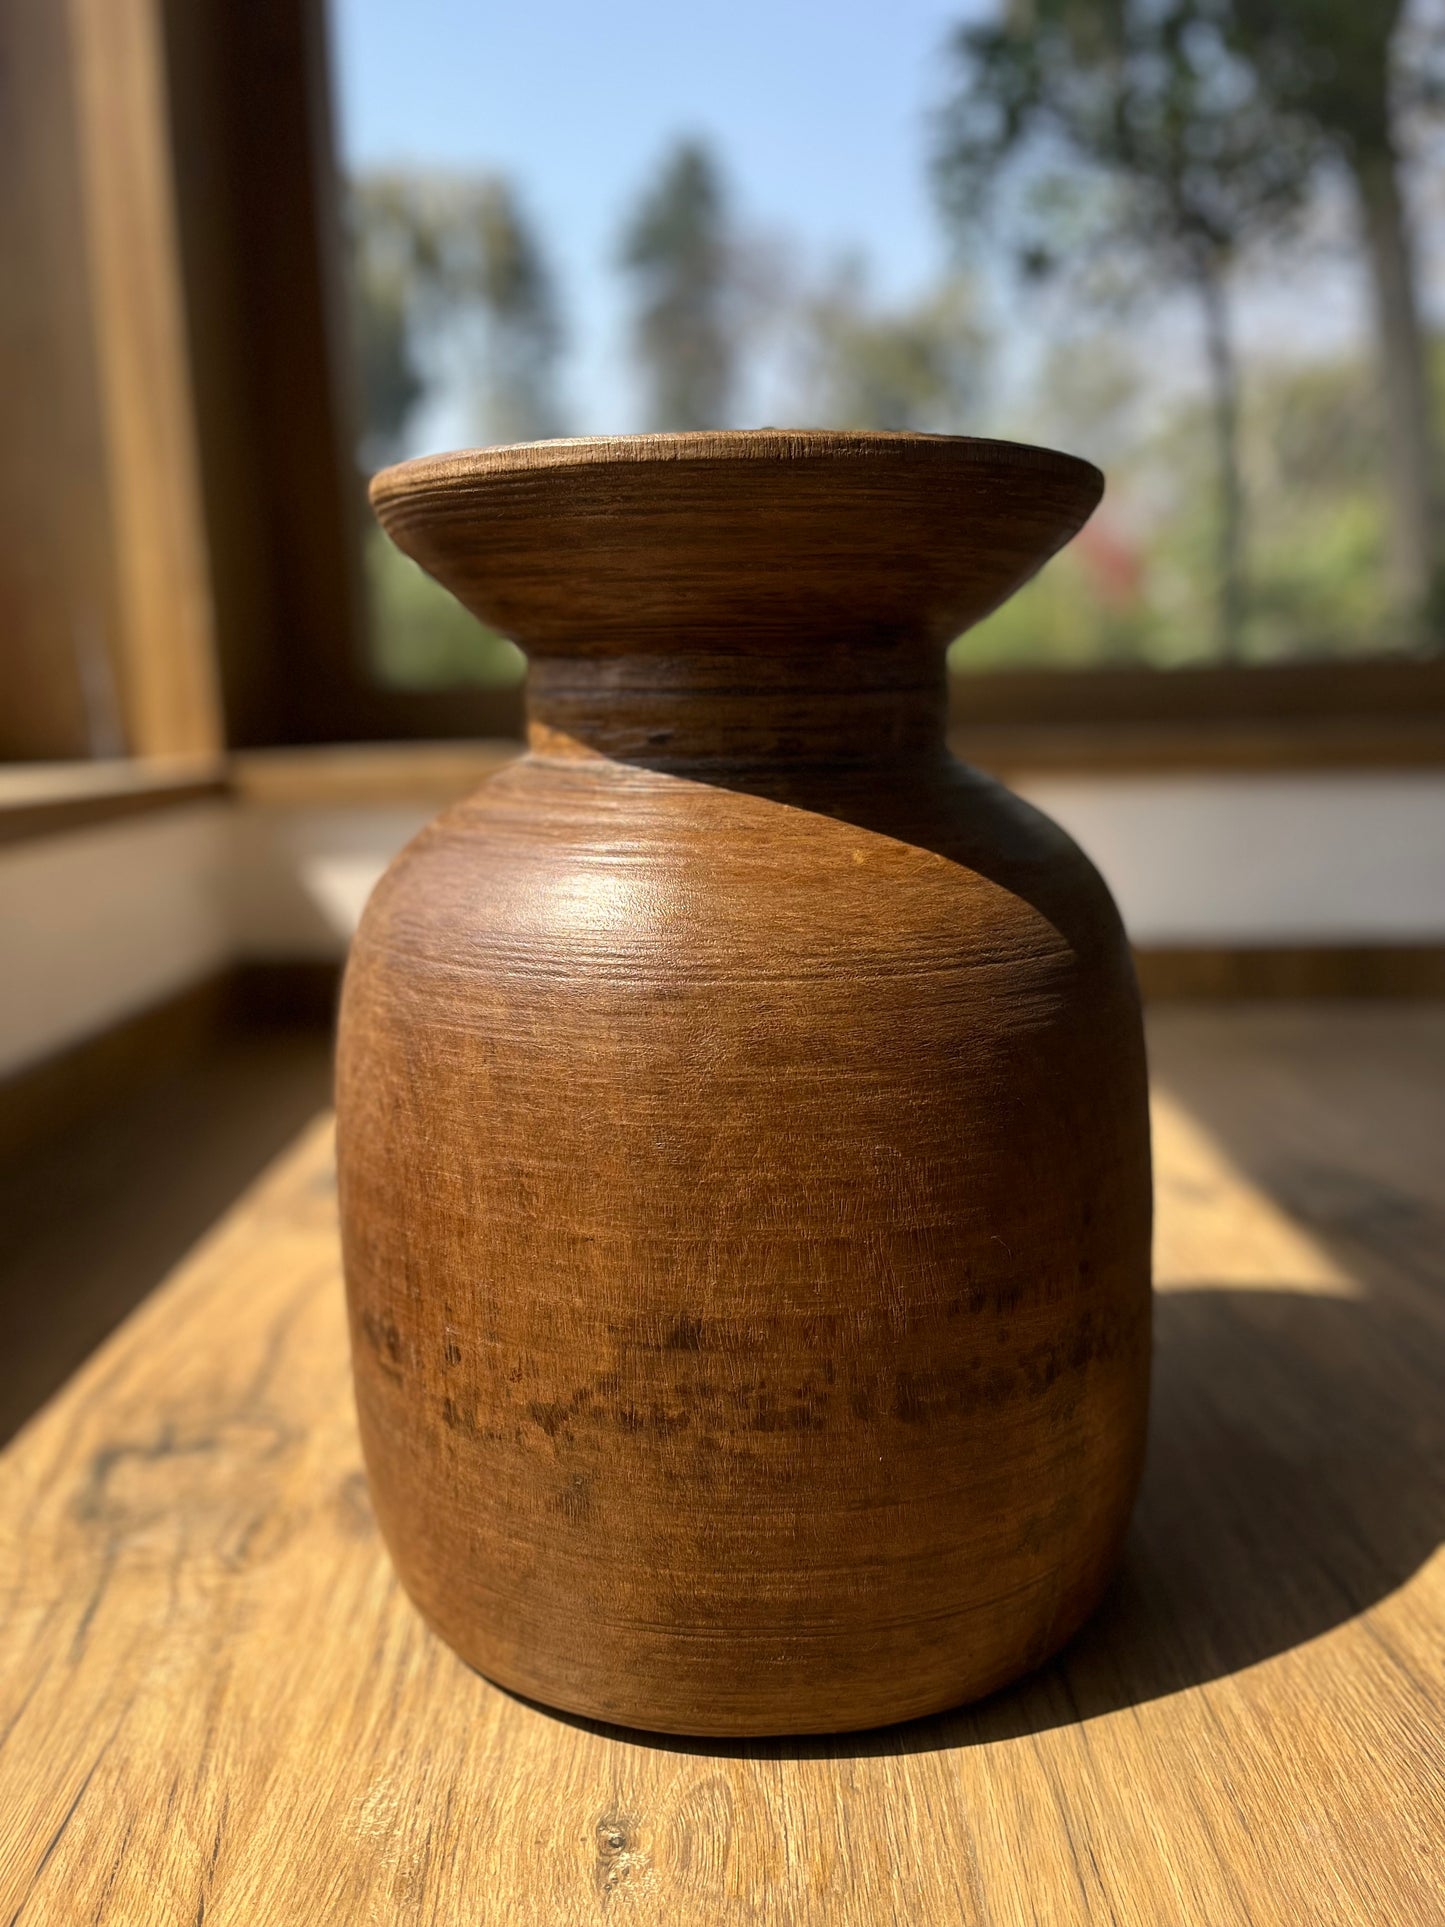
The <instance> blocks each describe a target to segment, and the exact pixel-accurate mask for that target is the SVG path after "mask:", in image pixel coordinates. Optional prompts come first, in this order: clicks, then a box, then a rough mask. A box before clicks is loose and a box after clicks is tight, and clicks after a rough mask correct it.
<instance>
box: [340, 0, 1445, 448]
mask: <svg viewBox="0 0 1445 1927" xmlns="http://www.w3.org/2000/svg"><path fill="white" fill-rule="evenodd" d="M991 11H992V5H991V0H887V3H886V4H885V0H684V3H683V4H679V0H666V3H664V0H589V3H588V4H584V3H583V0H531V4H526V3H525V0H508V3H507V4H497V3H496V0H491V3H488V4H464V3H463V0H405V4H402V0H331V33H332V46H333V54H334V61H335V91H336V102H337V110H338V120H339V129H340V138H341V146H342V153H343V159H344V161H345V163H346V164H347V165H348V166H351V167H367V166H376V165H385V164H389V163H397V162H411V163H417V164H420V165H423V166H434V167H448V168H470V169H476V170H481V171H486V170H495V171H498V172H501V173H504V174H507V175H508V176H510V177H511V178H512V179H513V180H514V181H515V182H516V183H517V185H518V186H519V187H520V189H521V190H522V193H523V195H524V198H525V201H526V204H527V206H528V208H529V209H530V211H531V213H532V216H533V218H534V220H535V223H536V225H537V228H538V230H539V232H540V234H541V237H542V240H543V243H544V245H545V247H546V250H547V253H548V257H549V259H550V261H551V263H552V265H553V268H554V270H555V272H556V275H557V279H558V283H559V286H560V290H561V293H562V296H563V300H564V303H565V310H566V320H567V324H568V331H569V354H568V360H567V367H566V377H565V387H566V396H565V398H566V401H567V403H568V413H569V422H568V425H569V427H570V428H572V429H573V430H574V431H576V432H579V433H618V432H626V431H628V430H630V429H635V428H638V427H642V426H644V425H645V424H644V422H643V420H642V408H641V398H640V396H639V394H638V392H637V388H636V385H635V382H634V380H633V373H632V367H631V363H630V358H629V354H628V330H627V291H626V288H625V286H624V283H623V280H622V277H621V276H620V275H619V274H618V272H617V271H616V268H615V266H614V262H615V256H616V252H617V243H618V235H619V231H620V229H621V226H622V224H623V221H624V220H625V218H626V216H627V214H628V212H629V211H630V210H631V208H632V207H633V206H634V205H635V203H636V201H637V198H638V196H639V194H640V192H642V191H643V190H644V189H645V187H646V186H647V185H648V184H649V182H650V181H651V180H652V179H653V178H654V176H655V172H656V169H657V166H658V163H659V160H660V158H661V157H662V155H663V154H664V153H665V152H666V151H667V149H668V148H669V146H670V145H671V144H672V143H673V142H674V141H675V140H676V139H677V138H678V137H679V136H681V135H687V134H700V135H702V136H703V137H705V138H706V139H707V140H708V141H709V142H710V143H711V144H712V146H713V147H714V150H715V151H716V153H717V154H718V156H719V158H720V159H721V161H722V162H723V165H724V167H725V169H726V172H727V175H728V178H729V181H730V183H731V186H732V189H733V195H734V205H735V209H736V212H737V215H738V217H739V220H740V222H741V223H742V225H743V226H744V228H745V229H748V230H754V231H758V232H760V233H761V234H762V235H763V236H764V237H771V238H772V239H774V240H775V241H779V242H781V243H782V244H783V252H784V255H785V258H786V259H787V260H788V261H789V263H790V264H791V265H792V266H793V267H794V268H795V269H796V270H797V271H798V272H799V273H800V274H801V275H802V276H804V277H807V276H817V275H819V274H821V273H822V272H823V271H825V270H826V269H827V267H828V266H829V265H830V263H831V262H833V261H834V260H836V258H837V257H838V256H839V255H841V254H843V253H846V252H861V254H862V255H863V256H864V257H865V258H866V259H867V261H868V263H869V266H870V268H871V271H872V279H873V287H874V290H875V293H876V295H877V296H878V297H879V298H880V299H886V300H899V301H902V300H906V299H907V298H908V297H909V296H910V295H913V294H915V293H919V292H922V291H923V290H924V289H926V288H927V287H928V286H929V285H930V284H932V283H934V282H935V281H936V280H937V278H938V277H939V275H940V274H941V273H942V272H943V271H944V269H945V268H946V266H947V264H948V260H949V251H948V247H947V242H946V239H945V236H944V234H943V232H942V229H941V227H940V224H939V221H938V218H937V215H936V212H935V209H934V207H933V204H932V201H931V198H930V192H929V183H928V175H927V161H928V151H929V142H930V117H931V115H932V113H933V112H934V111H935V110H936V108H937V107H938V105H939V103H940V102H941V100H942V98H943V97H944V95H945V94H946V92H947V87H948V69H947V64H946V62H945V60H944V58H943V49H944V45H945V42H946V39H947V36H948V34H949V31H950V29H951V28H952V27H954V26H956V25H958V24H959V23H960V22H961V21H962V20H965V19H968V18H976V17H978V16H979V15H981V14H985V13H988V12H991ZM1437 201H1438V195H1434V194H1430V195H1423V196H1421V197H1420V198H1419V200H1418V202H1417V213H1418V214H1420V215H1422V216H1425V217H1426V219H1425V221H1424V222H1423V223H1422V225H1423V227H1424V229H1425V232H1422V234H1421V236H1420V240H1421V242H1422V246H1421V249H1420V253H1421V267H1422V270H1423V273H1422V280H1423V281H1424V283H1425V291H1426V295H1427V299H1428V300H1429V301H1430V304H1431V306H1432V307H1433V308H1434V309H1435V311H1436V312H1437V313H1438V312H1440V310H1441V307H1442V306H1445V289H1442V286H1441V274H1442V263H1445V249H1442V248H1441V246H1440V245H1439V243H1438V239H1437V237H1438V234H1439V229H1440V216H1441V209H1440V208H1439V207H1438V206H1437V204H1436V203H1437ZM1340 223H1343V226H1342V228H1341V233H1342V234H1343V233H1346V232H1348V231H1349V230H1350V228H1351V225H1352V217H1351V216H1350V215H1349V214H1348V211H1345V212H1343V213H1341V212H1338V211H1337V215H1336V225H1337V226H1339V225H1340ZM984 265H985V270H986V272H985V281H986V283H987V284H988V285H987V293H988V295H989V297H990V299H991V301H992V310H991V313H990V314H989V315H988V317H987V318H988V319H990V320H991V321H992V323H993V328H994V341H995V362H994V368H993V371H992V378H991V388H992V392H993V393H994V396H995V406H994V409H993V411H992V412H993V417H994V418H992V419H990V420H989V421H987V422H986V423H983V424H981V425H982V426H984V427H985V428H987V429H988V430H989V431H990V432H995V433H1010V432H1013V431H1014V429H1015V428H1016V427H1017V426H1018V425H1019V413H1020V408H1021V407H1024V408H1026V406H1027V400H1028V393H1027V391H1028V389H1029V385H1030V375H1031V371H1032V370H1033V368H1034V367H1035V366H1036V365H1037V357H1038V355H1039V353H1040V351H1041V350H1042V348H1043V346H1044V344H1045V341H1046V339H1047V338H1048V335H1049V331H1050V328H1051V327H1056V326H1057V324H1058V322H1059V320H1060V316H1059V315H1058V313H1055V315H1054V316H1053V318H1052V320H1050V318H1049V317H1048V316H1047V315H1046V314H1041V312H1040V305H1039V302H1038V297H1037V296H1036V295H1030V296H1027V297H1025V298H1024V299H1022V300H1017V299H1014V298H1012V297H1011V293H1010V290H1009V288H1008V286H1007V284H1006V283H1005V282H1004V280H1003V279H1002V277H1000V276H999V275H997V274H989V273H988V272H987V268H988V266H989V264H988V263H987V262H985V264H984ZM1236 292H1237V296H1238V300H1237V309H1236V313H1237V321H1238V326H1239V337H1240V345H1241V347H1242V349H1243V351H1244V352H1245V355H1246V357H1247V358H1248V357H1249V356H1251V355H1257V356H1260V357H1262V358H1264V359H1274V358H1278V357H1279V356H1280V355H1281V354H1283V355H1285V356H1288V357H1295V356H1299V355H1306V356H1308V355H1312V354H1336V353H1339V352H1341V351H1343V350H1348V349H1350V348H1352V347H1356V346H1358V344H1359V343H1360V342H1361V341H1362V340H1363V339H1364V338H1365V337H1366V335H1367V332H1368V325H1369V324H1368V310H1367V306H1366V301H1367V291H1366V288H1365V285H1364V282H1363V279H1362V277H1361V275H1360V273H1359V270H1358V267H1357V266H1356V265H1354V264H1353V263H1352V262H1351V261H1350V260H1349V259H1348V249H1347V248H1346V249H1342V248H1341V247H1340V246H1339V245H1335V246H1333V247H1326V248H1325V249H1324V250H1323V251H1322V254H1321V257H1320V259H1319V260H1317V261H1316V262H1314V263H1313V264H1311V265H1309V266H1306V265H1305V264H1303V263H1301V262H1299V261H1297V260H1290V261H1289V262H1288V263H1287V264H1286V263H1283V262H1281V261H1279V260H1277V259H1275V258H1274V257H1273V256H1272V255H1271V254H1269V253H1268V252H1266V254H1265V255H1264V257H1263V258H1262V259H1261V261H1259V262H1258V263H1256V264H1255V266H1254V269H1253V271H1252V272H1251V273H1250V274H1249V275H1247V276H1245V277H1243V279H1242V283H1241V285H1240V286H1239V288H1238V289H1237V291H1236ZM1063 320H1064V321H1065V323H1067V322H1068V321H1069V320H1070V317H1069V316H1067V315H1065V316H1064V317H1063ZM1125 334H1126V337H1127V339H1126V347H1127V350H1128V352H1130V353H1131V354H1133V355H1134V356H1135V358H1136V360H1137V363H1138V365H1139V366H1140V367H1141V368H1145V369H1147V370H1148V371H1149V383H1150V387H1151V390H1152V389H1153V388H1157V389H1158V395H1157V397H1156V400H1157V405H1159V406H1160V407H1163V406H1166V405H1167V402H1168V398H1169V396H1170V395H1171V394H1172V393H1177V392H1178V390H1179V388H1180V387H1185V388H1194V387H1197V385H1198V382H1199V380H1200V377H1201V374H1202V367H1203V364H1202V360H1201V356H1200V352H1199V329H1198V318H1197V315H1196V314H1195V312H1194V310H1193V307H1192V305H1191V304H1189V303H1188V302H1187V301H1181V300H1176V301H1174V302H1172V303H1164V304H1162V306H1161V308H1160V310H1159V311H1158V312H1157V313H1156V314H1153V315H1149V316H1145V315H1136V316H1133V317H1131V319H1130V321H1129V322H1128V323H1127V325H1126V326H1125ZM1025 426H1028V424H1025ZM1035 426H1036V425H1035ZM1045 427H1047V424H1045ZM472 438H473V425H472V424H470V423H468V421H467V420H466V418H465V416H464V414H463V413H462V412H461V411H460V410H459V409H458V407H457V406H456V405H455V403H448V402H447V401H445V400H443V401H442V402H441V403H439V404H438V405H436V406H434V407H431V408H428V409H425V410H422V411H420V413H419V418H418V419H417V420H416V421H415V422H414V423H413V427H412V434H411V437H410V439H411V440H412V442H413V444H414V447H415V448H417V449H421V448H427V447H431V448H435V447H440V446H447V445H455V444H456V443H457V442H458V441H464V440H467V439H472Z"/></svg>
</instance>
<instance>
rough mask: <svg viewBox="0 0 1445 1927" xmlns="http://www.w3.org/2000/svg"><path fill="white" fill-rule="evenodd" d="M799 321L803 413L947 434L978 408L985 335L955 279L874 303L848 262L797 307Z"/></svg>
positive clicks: (843, 422)
mask: <svg viewBox="0 0 1445 1927" xmlns="http://www.w3.org/2000/svg"><path fill="white" fill-rule="evenodd" d="M803 323H804V342H805V351H804V352H805V359H806V363H807V366H806V368H805V371H804V377H803V380H804V386H805V390H806V392H807V393H808V394H809V396H810V403H809V406H808V408H807V411H806V413H807V418H808V419H809V420H810V421H818V422H821V423H823V424H825V425H827V426H829V427H836V428H884V429H921V430H924V431H926V432H930V433H934V434H947V433H959V432H961V431H963V430H964V429H966V427H967V426H968V424H969V420H970V418H971V417H973V416H975V415H976V413H977V409H978V404H979V399H980V393H981V389H982V385H983V382H982V377H983V366H984V358H985V355H986V353H987V348H988V342H987V337H986V336H985V334H984V332H983V329H982V327H981V326H980V324H979V322H978V319H977V316H976V312H975V308H974V303H973V297H972V291H971V289H969V288H968V287H967V286H965V285H964V284H963V283H962V282H959V281H950V282H946V283H945V284H944V285H943V286H942V287H941V288H939V289H938V290H937V292H936V293H934V294H931V295H929V296H927V297H925V299H923V300H922V301H919V302H916V303H915V304H914V305H912V306H911V307H908V308H905V309H902V310H901V311H880V310H879V309H877V308H875V307H873V306H872V305H871V304H870V303H869V301H868V299H867V291H866V287H865V285H864V279H863V272H862V269H861V267H859V266H858V265H856V264H851V265H849V266H847V267H845V268H844V269H843V270H842V271H841V272H840V273H839V274H838V275H837V276H835V278H834V280H833V281H832V283H831V284H830V285H829V286H828V287H826V288H825V289H824V290H823V292H822V293H821V294H819V295H817V296H816V297H814V299H812V300H811V301H809V302H808V303H807V304H806V305H805V310H804V315H803Z"/></svg>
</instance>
